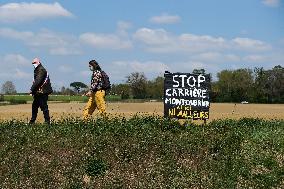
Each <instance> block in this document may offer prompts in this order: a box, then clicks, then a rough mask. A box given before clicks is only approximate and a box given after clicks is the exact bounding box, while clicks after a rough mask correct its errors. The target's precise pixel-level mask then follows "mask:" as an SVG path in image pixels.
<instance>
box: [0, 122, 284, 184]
mask: <svg viewBox="0 0 284 189" xmlns="http://www.w3.org/2000/svg"><path fill="white" fill-rule="evenodd" d="M283 162H284V121H283V120H270V121H265V120H262V119H254V118H249V119H248V118H243V119H240V120H230V119H225V120H216V121H212V122H210V123H209V124H208V125H206V126H200V125H195V124H193V123H187V124H186V125H181V124H180V123H179V122H178V121H175V120H168V119H163V118H162V117H158V116H144V117H139V116H138V117H137V116H132V117H129V119H125V118H122V117H111V118H98V119H94V120H89V121H88V122H83V121H82V120H80V119H75V118H65V119H61V120H58V121H57V122H53V123H52V125H51V126H48V125H42V124H40V125H33V126H29V125H26V123H24V122H19V121H15V120H13V121H6V122H3V121H0V188H13V189H17V188H43V189H44V188H48V189H50V188H78V189H80V188H89V189H91V188H188V189H190V188H209V189H211V188H212V189H215V188H216V189H217V188H218V189H219V188H221V189H228V188H240V189H241V188H252V189H267V188H275V189H282V188H284V164H283Z"/></svg>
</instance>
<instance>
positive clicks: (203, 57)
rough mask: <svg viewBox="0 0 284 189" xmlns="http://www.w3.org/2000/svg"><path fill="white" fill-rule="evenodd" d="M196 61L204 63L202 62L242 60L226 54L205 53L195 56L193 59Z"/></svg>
mask: <svg viewBox="0 0 284 189" xmlns="http://www.w3.org/2000/svg"><path fill="white" fill-rule="evenodd" d="M192 59H194V60H198V61H202V62H207V63H209V62H218V63H223V62H239V61H240V60H241V58H240V57H239V56H237V55H234V54H226V53H219V52H205V53H200V54H197V55H194V56H193V57H192Z"/></svg>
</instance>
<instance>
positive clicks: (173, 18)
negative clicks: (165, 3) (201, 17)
mask: <svg viewBox="0 0 284 189" xmlns="http://www.w3.org/2000/svg"><path fill="white" fill-rule="evenodd" d="M179 21H180V17H179V16H178V15H168V14H162V15H160V16H153V17H152V18H150V22H151V23H155V24H174V23H177V22H179Z"/></svg>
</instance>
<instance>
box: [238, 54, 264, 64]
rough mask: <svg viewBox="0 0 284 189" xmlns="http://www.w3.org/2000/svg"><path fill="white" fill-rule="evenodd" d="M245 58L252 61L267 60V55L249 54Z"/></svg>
mask: <svg viewBox="0 0 284 189" xmlns="http://www.w3.org/2000/svg"><path fill="white" fill-rule="evenodd" d="M243 60H244V61H246V62H252V63H256V62H265V61H267V57H266V56H263V55H247V56H245V57H243Z"/></svg>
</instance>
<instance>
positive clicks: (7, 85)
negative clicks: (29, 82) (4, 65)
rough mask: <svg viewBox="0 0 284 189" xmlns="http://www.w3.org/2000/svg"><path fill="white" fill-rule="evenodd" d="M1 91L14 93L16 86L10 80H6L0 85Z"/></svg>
mask: <svg viewBox="0 0 284 189" xmlns="http://www.w3.org/2000/svg"><path fill="white" fill-rule="evenodd" d="M2 93H4V94H16V93H17V91H16V87H15V85H14V83H13V82H12V81H6V82H5V83H4V84H3V85H2Z"/></svg>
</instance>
